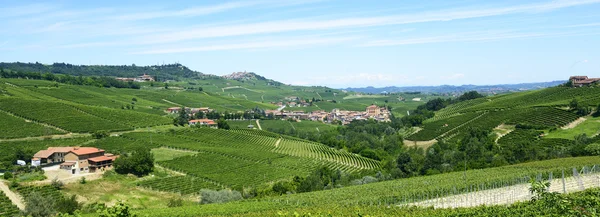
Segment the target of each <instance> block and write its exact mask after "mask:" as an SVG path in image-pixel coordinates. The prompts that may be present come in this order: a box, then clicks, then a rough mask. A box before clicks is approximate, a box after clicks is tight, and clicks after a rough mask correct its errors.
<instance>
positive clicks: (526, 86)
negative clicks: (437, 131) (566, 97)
mask: <svg viewBox="0 0 600 217" xmlns="http://www.w3.org/2000/svg"><path fill="white" fill-rule="evenodd" d="M565 82H567V81H550V82H538V83H521V84H498V85H461V86H454V85H440V86H407V87H396V86H391V87H372V86H369V87H360V88H351V87H349V88H345V89H342V90H346V91H354V92H362V93H385V92H387V93H397V92H422V93H462V92H467V91H473V90H475V91H477V92H482V93H502V92H514V91H524V90H535V89H541V88H546V87H554V86H558V85H560V84H564V83H565Z"/></svg>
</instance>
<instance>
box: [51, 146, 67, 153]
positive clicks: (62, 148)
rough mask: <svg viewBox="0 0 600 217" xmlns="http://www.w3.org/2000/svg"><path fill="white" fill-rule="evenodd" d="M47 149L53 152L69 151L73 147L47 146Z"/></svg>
mask: <svg viewBox="0 0 600 217" xmlns="http://www.w3.org/2000/svg"><path fill="white" fill-rule="evenodd" d="M48 150H50V151H53V152H64V153H67V152H70V151H71V150H73V147H48Z"/></svg>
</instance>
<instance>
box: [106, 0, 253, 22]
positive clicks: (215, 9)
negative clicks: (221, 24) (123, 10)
mask: <svg viewBox="0 0 600 217" xmlns="http://www.w3.org/2000/svg"><path fill="white" fill-rule="evenodd" d="M259 3H260V2H257V1H255V2H250V1H247V2H227V3H223V4H218V5H211V6H203V7H190V8H186V9H182V10H177V11H166V10H163V11H155V12H142V13H133V14H127V15H122V16H117V17H115V18H114V19H116V20H146V19H156V18H165V17H193V16H201V15H207V14H214V13H220V12H224V11H228V10H232V9H236V8H242V7H248V6H253V5H257V4H259Z"/></svg>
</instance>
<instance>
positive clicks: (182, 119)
mask: <svg viewBox="0 0 600 217" xmlns="http://www.w3.org/2000/svg"><path fill="white" fill-rule="evenodd" d="M189 119H190V117H189V115H188V112H187V110H186V109H185V107H181V109H179V115H178V116H177V118H176V119H175V125H179V126H185V124H187V123H188V120H189Z"/></svg>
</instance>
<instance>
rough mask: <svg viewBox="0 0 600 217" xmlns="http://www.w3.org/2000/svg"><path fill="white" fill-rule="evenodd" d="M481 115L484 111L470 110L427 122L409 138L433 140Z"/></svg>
mask: <svg viewBox="0 0 600 217" xmlns="http://www.w3.org/2000/svg"><path fill="white" fill-rule="evenodd" d="M481 115H483V113H476V112H470V113H466V114H462V115H459V116H454V117H451V118H447V119H442V120H438V121H434V122H431V123H426V124H424V125H423V129H422V130H420V131H419V132H417V133H415V134H413V135H411V136H410V137H408V139H409V140H414V141H427V140H432V139H435V138H436V137H438V136H440V135H442V134H444V133H446V132H448V131H450V130H452V129H454V128H456V127H459V126H461V125H463V124H465V123H467V122H468V121H471V120H473V119H475V118H478V117H479V116H481Z"/></svg>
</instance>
